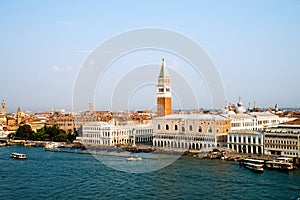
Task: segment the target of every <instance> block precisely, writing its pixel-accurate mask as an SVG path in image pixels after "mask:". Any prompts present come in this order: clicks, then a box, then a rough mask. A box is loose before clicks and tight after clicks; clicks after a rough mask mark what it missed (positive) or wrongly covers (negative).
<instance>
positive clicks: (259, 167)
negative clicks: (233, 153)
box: [240, 158, 265, 172]
mask: <svg viewBox="0 0 300 200" xmlns="http://www.w3.org/2000/svg"><path fill="white" fill-rule="evenodd" d="M240 164H241V165H244V166H245V167H246V168H248V169H250V170H253V171H255V172H263V171H264V164H265V161H264V160H259V159H253V158H246V159H244V160H241V161H240Z"/></svg>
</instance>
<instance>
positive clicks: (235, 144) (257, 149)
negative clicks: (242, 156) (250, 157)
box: [227, 130, 264, 154]
mask: <svg viewBox="0 0 300 200" xmlns="http://www.w3.org/2000/svg"><path fill="white" fill-rule="evenodd" d="M227 139H228V140H227V147H228V148H229V149H232V150H235V151H236V152H239V153H251V154H264V139H263V134H262V133H261V132H258V131H254V130H239V131H232V132H229V133H228V135H227Z"/></svg>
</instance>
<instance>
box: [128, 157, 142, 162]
mask: <svg viewBox="0 0 300 200" xmlns="http://www.w3.org/2000/svg"><path fill="white" fill-rule="evenodd" d="M126 160H127V161H138V160H142V158H140V157H128V158H126Z"/></svg>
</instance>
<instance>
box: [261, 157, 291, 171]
mask: <svg viewBox="0 0 300 200" xmlns="http://www.w3.org/2000/svg"><path fill="white" fill-rule="evenodd" d="M265 165H266V167H267V168H269V169H278V170H293V169H294V165H293V160H292V158H285V157H279V158H277V159H275V160H269V161H266V164H265Z"/></svg>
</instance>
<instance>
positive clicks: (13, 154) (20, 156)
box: [10, 153, 26, 159]
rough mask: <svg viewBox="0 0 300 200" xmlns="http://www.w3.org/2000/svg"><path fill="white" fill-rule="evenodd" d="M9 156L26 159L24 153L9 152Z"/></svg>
mask: <svg viewBox="0 0 300 200" xmlns="http://www.w3.org/2000/svg"><path fill="white" fill-rule="evenodd" d="M10 157H11V158H14V159H26V154H22V153H11V154H10Z"/></svg>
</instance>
